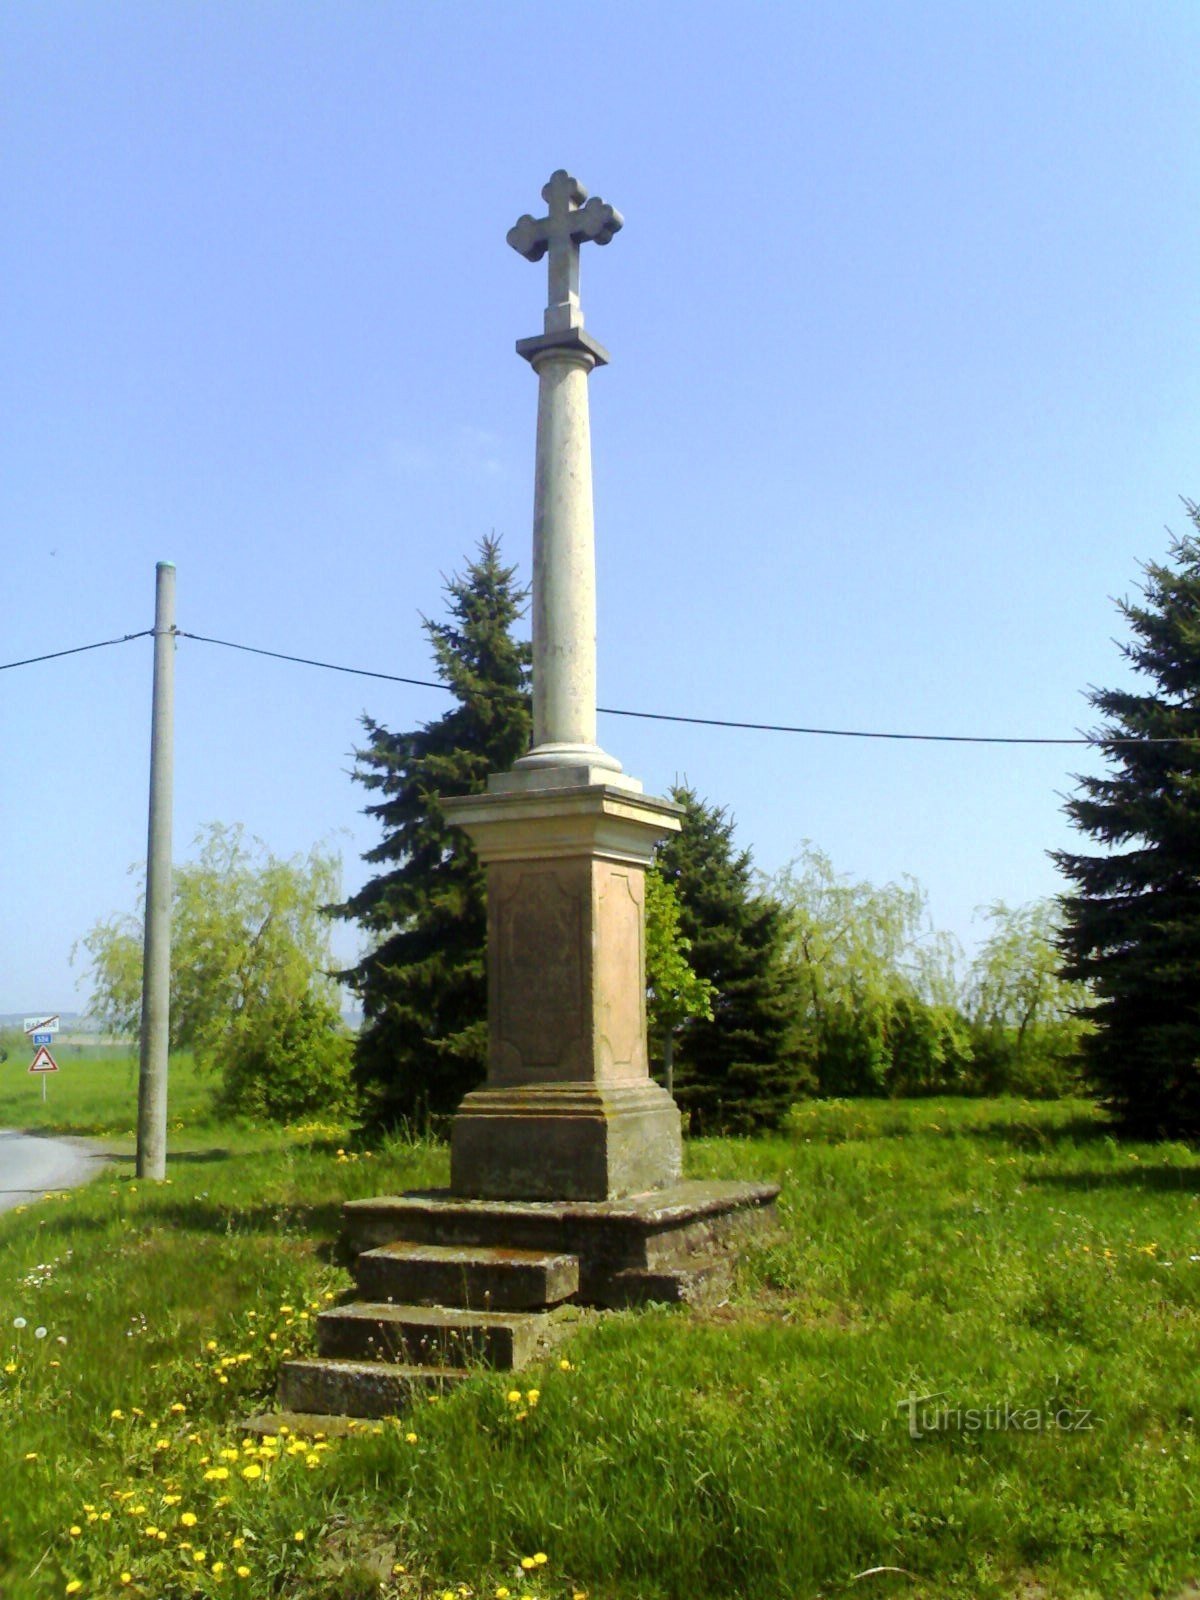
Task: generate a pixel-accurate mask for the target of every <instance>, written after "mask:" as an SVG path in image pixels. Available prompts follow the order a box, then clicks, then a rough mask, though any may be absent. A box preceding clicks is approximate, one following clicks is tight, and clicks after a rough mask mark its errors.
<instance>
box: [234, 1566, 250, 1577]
mask: <svg viewBox="0 0 1200 1600" xmlns="http://www.w3.org/2000/svg"><path fill="white" fill-rule="evenodd" d="M237 1575H238V1577H239V1578H248V1577H249V1576H250V1568H249V1567H239V1568H238V1569H237Z"/></svg>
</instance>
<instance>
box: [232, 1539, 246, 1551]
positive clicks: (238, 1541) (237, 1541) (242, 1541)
mask: <svg viewBox="0 0 1200 1600" xmlns="http://www.w3.org/2000/svg"><path fill="white" fill-rule="evenodd" d="M245 1542H246V1541H245V1539H242V1538H237V1539H235V1540H234V1541H233V1548H234V1549H235V1550H240V1549H241V1548H242V1546H243V1545H244V1544H245Z"/></svg>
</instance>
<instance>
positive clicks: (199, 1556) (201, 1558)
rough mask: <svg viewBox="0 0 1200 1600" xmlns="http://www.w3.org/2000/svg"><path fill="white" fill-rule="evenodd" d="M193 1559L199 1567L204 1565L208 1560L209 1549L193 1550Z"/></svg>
mask: <svg viewBox="0 0 1200 1600" xmlns="http://www.w3.org/2000/svg"><path fill="white" fill-rule="evenodd" d="M192 1560H193V1561H194V1562H195V1563H196V1565H197V1566H198V1567H201V1566H203V1565H204V1563H205V1562H206V1561H207V1560H208V1551H207V1550H193V1551H192Z"/></svg>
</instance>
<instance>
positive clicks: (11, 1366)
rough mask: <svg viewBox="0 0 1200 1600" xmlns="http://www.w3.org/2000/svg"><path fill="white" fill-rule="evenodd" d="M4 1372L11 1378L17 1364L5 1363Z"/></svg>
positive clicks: (13, 1362)
mask: <svg viewBox="0 0 1200 1600" xmlns="http://www.w3.org/2000/svg"><path fill="white" fill-rule="evenodd" d="M4 1370H5V1372H7V1373H8V1374H9V1375H10V1376H11V1375H12V1374H13V1373H14V1372H15V1371H16V1370H17V1363H16V1362H15V1361H6V1362H5V1363H4Z"/></svg>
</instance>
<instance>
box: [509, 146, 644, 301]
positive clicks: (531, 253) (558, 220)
mask: <svg viewBox="0 0 1200 1600" xmlns="http://www.w3.org/2000/svg"><path fill="white" fill-rule="evenodd" d="M542 199H543V200H545V201H546V203H547V204H548V205H549V207H550V215H549V216H548V217H542V218H541V219H540V220H535V219H534V218H533V217H531V216H529V214H528V213H526V215H525V216H523V217H521V218H520V219H519V220H518V221H517V223H516V224H515V226H514V227H511V228H510V229H509V230H508V242H509V244H510V245H512V247H513V249H514V250H516V251H517V252H519V254H521V255H523V256H524V257H525V259H526V260H527V261H540V260H541V259H542V257H543V256H544V255H545V254H546V252H547V251H549V253H550V274H549V276H550V293H549V297H548V300H547V304H546V317H545V329H546V332H547V333H566V332H567V331H568V330H569V329H571V328H582V327H583V312H582V311H581V310H580V309H579V246H580V245H581V244H583V243H584V241H585V240H587V239H594V240H595V241H596V243H597V244H607V243H608V242H609V240H610V239H611V238H612V236H613V234H614V233H616V232H617V230H618V229H619V228H620V227H621V226H622V224H623V223H624V221H625V219H624V217H622V215H621V213H620V212H619V211H615V210H614V209H613V207H612V206H610V205H606V204H605V202H604V201H603V200H601V199H599V198H598V197H597V196H595V195H593V196H592V198H591V199H590V200H588V197H587V190H586V189H585V188H584V187H583V185H582V184H581V183H580V182H578V180H577V179H575V178H573V177H572V176H571V174H570V173H569V172H566V171H564V170H563V168H562V167H560V168H559V169H558V171H557V172H555V173H552V174H551V176H550V181H549V183H547V184H546V185H545V187H544V188H543V189H542ZM585 201H587V204H586V205H585V204H584V202H585Z"/></svg>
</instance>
